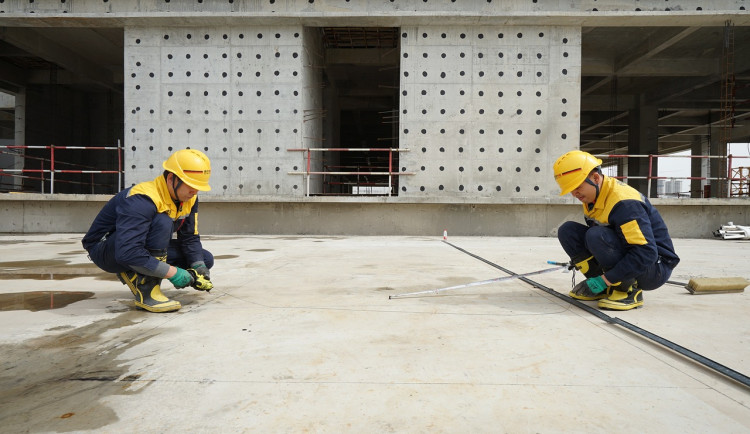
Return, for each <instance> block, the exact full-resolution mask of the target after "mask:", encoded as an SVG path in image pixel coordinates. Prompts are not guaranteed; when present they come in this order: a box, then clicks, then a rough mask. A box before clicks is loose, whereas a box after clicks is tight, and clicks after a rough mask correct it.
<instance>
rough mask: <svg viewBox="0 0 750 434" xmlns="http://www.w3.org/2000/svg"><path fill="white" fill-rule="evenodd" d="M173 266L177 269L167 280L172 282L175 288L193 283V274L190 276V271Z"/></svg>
mask: <svg viewBox="0 0 750 434" xmlns="http://www.w3.org/2000/svg"><path fill="white" fill-rule="evenodd" d="M175 268H176V269H177V272H176V273H175V274H174V276H172V277H170V278H169V281H170V282H172V285H174V287H175V288H184V287H186V286H190V285H192V284H193V282H194V281H193V276H191V275H190V273H188V272H187V271H185V270H183V269H182V268H179V267H175Z"/></svg>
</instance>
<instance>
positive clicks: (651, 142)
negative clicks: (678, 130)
mask: <svg viewBox="0 0 750 434" xmlns="http://www.w3.org/2000/svg"><path fill="white" fill-rule="evenodd" d="M641 101H643V96H641ZM657 120H658V108H657V107H656V106H652V105H644V104H643V103H640V104H639V105H638V107H636V108H635V109H633V110H631V111H630V115H629V124H630V128H629V130H628V153H629V154H641V155H649V154H652V155H655V154H658V153H659V141H658V136H657V131H656V129H657V127H658V125H657V123H658V122H657ZM628 172H629V173H628V175H629V176H648V175H649V159H648V158H629V159H628ZM657 173H659V172H658V159H657V158H654V159H653V165H652V168H651V175H652V176H654V175H656V174H657ZM627 182H628V185H630V186H632V187H633V188H635V189H636V190H638V191H640V192H641V193H643V194H644V195H645V194H646V190H647V188H648V187H647V186H648V180H647V179H628V180H627ZM656 184H657V183H656V180H652V181H651V192H650V195H649V197H655V196H656Z"/></svg>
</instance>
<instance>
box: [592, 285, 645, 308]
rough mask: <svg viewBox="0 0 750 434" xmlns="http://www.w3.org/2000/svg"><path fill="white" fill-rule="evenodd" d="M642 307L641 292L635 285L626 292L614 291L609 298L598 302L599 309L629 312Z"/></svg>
mask: <svg viewBox="0 0 750 434" xmlns="http://www.w3.org/2000/svg"><path fill="white" fill-rule="evenodd" d="M641 306H643V290H642V289H640V288H638V287H637V286H636V285H635V284H634V285H630V286H629V287H628V288H627V290H623V291H620V290H618V289H614V290H613V291H612V293H611V294H610V295H609V297H607V298H604V299H602V300H599V308H600V309H610V310H630V309H635V308H637V307H641Z"/></svg>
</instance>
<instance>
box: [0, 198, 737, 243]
mask: <svg viewBox="0 0 750 434" xmlns="http://www.w3.org/2000/svg"><path fill="white" fill-rule="evenodd" d="M109 198H110V196H105V195H42V194H30V193H21V194H0V214H2V216H3V219H2V220H0V233H19V234H23V233H53V232H70V233H83V232H86V231H87V230H88V227H89V225H90V223H91V221H93V219H94V217H95V216H96V214H97V213H98V212H99V210H100V209H101V207H102V206H104V204H105V203H106V201H107V200H109ZM652 202H653V203H654V205H655V206H656V207H657V209H659V212H660V213H661V214H662V216H663V217H664V220H665V221H666V222H667V225H668V227H669V231H670V234H671V235H672V236H673V237H677V238H712V237H713V236H712V232H713V231H714V230H716V229H718V228H719V226H721V225H722V224H726V223H727V222H729V221H732V222H734V223H735V224H740V225H750V201H747V200H736V199H735V200H729V199H654V200H652ZM200 214H201V216H200V217H201V218H200V222H201V226H200V230H201V233H203V234H206V235H226V234H302V235H341V234H345V235H426V236H442V233H443V231H444V230H447V231H448V234H449V235H450V234H452V235H474V236H483V235H486V236H556V233H557V227H558V226H559V225H560V224H561V223H562V222H564V221H566V220H575V221H580V222H583V218H582V216H581V209H580V205H579V204H577V203H574V202H573V201H571V200H564V199H554V200H549V201H547V200H538V201H531V200H504V201H502V202H500V203H497V202H495V203H491V202H488V201H485V202H484V203H469V202H454V203H440V202H438V201H434V200H428V199H414V200H404V199H402V198H390V199H389V198H377V199H376V198H357V200H341V199H336V198H328V197H321V198H311V199H310V200H308V201H305V202H299V201H296V200H294V199H293V198H290V199H289V200H287V201H268V200H263V199H262V198H256V199H242V198H238V197H225V198H221V197H215V198H212V197H204V198H203V199H202V200H201V212H200Z"/></svg>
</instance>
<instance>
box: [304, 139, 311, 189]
mask: <svg viewBox="0 0 750 434" xmlns="http://www.w3.org/2000/svg"><path fill="white" fill-rule="evenodd" d="M311 155H312V152H311V151H310V148H307V173H306V174H305V181H306V182H307V185H306V189H307V193H306V194H305V196H308V197H309V196H310V158H311Z"/></svg>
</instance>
